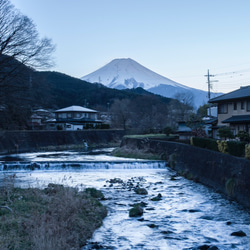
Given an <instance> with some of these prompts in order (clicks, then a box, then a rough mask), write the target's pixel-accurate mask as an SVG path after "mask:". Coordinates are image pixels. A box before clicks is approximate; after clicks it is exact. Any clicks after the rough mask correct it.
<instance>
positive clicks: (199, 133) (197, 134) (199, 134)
mask: <svg viewBox="0 0 250 250" xmlns="http://www.w3.org/2000/svg"><path fill="white" fill-rule="evenodd" d="M192 135H193V136H195V137H200V138H201V137H202V138H206V137H207V134H206V132H205V131H204V130H203V129H202V128H195V129H193V130H192Z"/></svg>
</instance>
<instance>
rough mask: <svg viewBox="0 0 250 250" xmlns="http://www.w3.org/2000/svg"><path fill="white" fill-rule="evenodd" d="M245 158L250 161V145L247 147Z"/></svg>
mask: <svg viewBox="0 0 250 250" xmlns="http://www.w3.org/2000/svg"><path fill="white" fill-rule="evenodd" d="M245 157H246V158H247V159H249V160H250V144H246V145H245Z"/></svg>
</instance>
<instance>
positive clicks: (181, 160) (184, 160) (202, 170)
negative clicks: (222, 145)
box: [121, 137, 250, 208]
mask: <svg viewBox="0 0 250 250" xmlns="http://www.w3.org/2000/svg"><path fill="white" fill-rule="evenodd" d="M121 147H126V148H131V149H132V150H135V149H137V150H138V149H139V150H142V151H144V152H150V153H154V154H158V155H161V157H162V159H165V160H167V161H168V164H169V166H170V167H171V168H172V169H174V170H176V171H177V172H178V173H180V174H181V175H184V176H185V177H187V178H189V179H192V180H194V181H197V182H200V183H202V184H205V185H207V186H209V187H212V188H213V189H214V190H216V191H218V192H221V193H224V194H226V195H227V196H228V197H229V198H231V199H234V200H236V201H237V202H239V203H240V204H242V205H243V206H245V207H248V208H250V160H247V159H244V158H239V157H234V156H230V155H227V154H223V153H218V152H214V151H211V150H206V149H202V148H198V147H194V146H191V145H187V144H182V143H177V142H168V141H158V140H153V139H134V138H127V137H124V138H123V140H122V143H121Z"/></svg>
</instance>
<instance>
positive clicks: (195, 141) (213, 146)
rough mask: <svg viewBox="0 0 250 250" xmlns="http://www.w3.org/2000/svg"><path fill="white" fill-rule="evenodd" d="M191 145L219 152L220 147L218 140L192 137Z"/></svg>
mask: <svg viewBox="0 0 250 250" xmlns="http://www.w3.org/2000/svg"><path fill="white" fill-rule="evenodd" d="M191 145H194V146H196V147H200V148H206V149H210V150H214V151H218V145H217V142H216V140H214V139H210V138H200V137H192V139H191Z"/></svg>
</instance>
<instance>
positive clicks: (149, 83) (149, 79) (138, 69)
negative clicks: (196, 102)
mask: <svg viewBox="0 0 250 250" xmlns="http://www.w3.org/2000/svg"><path fill="white" fill-rule="evenodd" d="M81 79H82V80H84V81H87V82H91V83H94V82H98V83H101V84H103V85H105V86H107V87H109V88H116V89H126V88H129V89H130V88H137V87H142V88H144V89H146V90H147V89H149V88H153V87H156V86H158V85H160V84H167V85H171V86H175V87H177V86H179V87H182V88H188V87H186V86H184V85H181V84H179V83H176V82H174V81H172V80H170V79H168V78H166V77H164V76H161V75H159V74H157V73H155V72H153V71H151V70H149V69H147V68H146V67H144V66H142V65H141V64H139V63H137V62H136V61H134V60H132V59H130V58H128V59H124V58H123V59H114V60H113V61H111V62H110V63H108V64H106V65H105V66H103V67H102V68H100V69H98V70H96V71H94V72H93V73H91V74H88V75H86V76H83V77H82V78H81Z"/></svg>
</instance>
